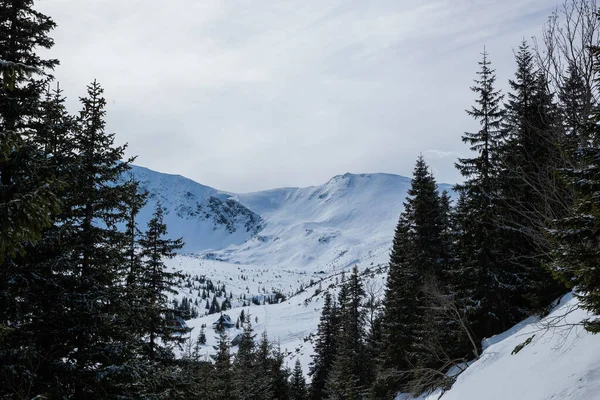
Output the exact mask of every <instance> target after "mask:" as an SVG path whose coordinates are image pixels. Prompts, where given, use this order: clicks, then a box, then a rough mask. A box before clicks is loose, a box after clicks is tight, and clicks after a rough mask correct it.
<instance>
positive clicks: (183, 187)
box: [131, 166, 262, 252]
mask: <svg viewBox="0 0 600 400" xmlns="http://www.w3.org/2000/svg"><path fill="white" fill-rule="evenodd" d="M131 174H132V175H133V176H134V177H135V178H136V179H137V180H139V181H140V182H141V190H144V191H147V192H148V193H149V198H148V203H147V204H146V206H145V207H144V208H143V209H142V210H141V212H140V214H139V216H138V221H139V222H140V228H141V229H144V228H145V226H146V223H147V222H148V221H149V220H150V219H151V217H152V213H153V212H154V209H155V207H156V203H157V202H160V204H161V206H162V207H163V209H164V214H165V222H166V223H167V226H168V229H169V236H171V237H173V238H177V237H183V238H184V240H185V242H186V247H185V251H187V252H197V251H202V250H206V249H221V248H224V247H227V246H229V245H232V244H240V243H244V242H245V241H246V240H248V239H250V238H251V237H252V236H254V235H256V233H257V232H259V231H260V230H261V229H262V225H261V224H262V221H261V219H260V216H259V215H258V214H256V213H255V212H253V211H251V210H249V209H248V208H247V207H245V206H244V205H242V204H240V203H238V202H237V201H235V200H234V199H232V195H231V194H229V193H225V192H221V191H218V190H216V189H213V188H211V187H208V186H204V185H201V184H199V183H196V182H194V181H192V180H190V179H187V178H184V177H182V176H179V175H169V174H163V173H160V172H155V171H152V170H149V169H147V168H143V167H138V166H132V170H131Z"/></svg>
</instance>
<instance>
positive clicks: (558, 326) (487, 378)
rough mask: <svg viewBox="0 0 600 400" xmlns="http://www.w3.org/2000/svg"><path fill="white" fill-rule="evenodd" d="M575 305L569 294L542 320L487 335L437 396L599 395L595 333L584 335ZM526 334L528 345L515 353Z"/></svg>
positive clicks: (539, 398) (497, 399) (491, 399)
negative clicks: (467, 363)
mask: <svg viewBox="0 0 600 400" xmlns="http://www.w3.org/2000/svg"><path fill="white" fill-rule="evenodd" d="M578 304H579V303H578V301H577V299H574V298H573V296H572V295H570V294H569V295H567V296H565V297H564V298H563V299H562V301H561V303H560V304H559V306H557V307H556V308H555V309H554V311H553V312H552V313H551V314H550V315H549V316H547V317H546V318H543V319H541V320H536V319H534V318H530V319H528V320H526V321H523V322H522V323H520V324H518V325H516V326H515V327H513V328H512V329H510V330H509V331H507V332H505V333H503V334H501V335H497V336H494V337H492V338H490V339H489V340H488V341H487V343H486V345H488V346H489V347H487V348H486V349H485V351H484V352H483V354H482V355H481V358H480V359H479V360H477V361H475V362H474V363H473V364H472V365H471V366H470V367H469V368H467V370H466V371H465V372H464V373H462V374H461V375H460V376H459V377H458V379H457V381H456V383H455V384H454V386H453V387H452V389H451V390H450V391H448V392H447V393H445V394H444V395H443V397H441V398H442V399H443V400H566V399H569V400H598V399H600V336H599V335H592V334H590V333H589V332H587V331H585V330H584V329H583V327H582V326H581V325H580V323H581V321H583V320H584V319H586V318H588V317H590V315H589V314H588V313H587V312H585V311H584V310H581V309H580V308H579V307H578ZM530 338H531V340H530V341H529V344H525V345H524V346H522V348H521V349H520V350H519V351H516V349H518V346H520V345H523V344H524V343H526V342H527V341H528V340H529V339H530ZM439 398H440V394H439V393H433V394H431V395H429V396H424V397H422V398H421V400H437V399H439ZM398 399H402V400H404V399H405V397H403V396H398Z"/></svg>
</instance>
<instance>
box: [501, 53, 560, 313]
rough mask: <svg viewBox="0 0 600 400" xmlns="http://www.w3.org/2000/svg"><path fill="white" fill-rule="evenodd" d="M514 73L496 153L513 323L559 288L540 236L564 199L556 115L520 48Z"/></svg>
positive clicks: (543, 85)
mask: <svg viewBox="0 0 600 400" xmlns="http://www.w3.org/2000/svg"><path fill="white" fill-rule="evenodd" d="M516 61H517V72H516V74H515V79H514V80H511V81H509V83H510V86H511V89H512V92H511V93H509V95H508V99H509V101H508V103H507V104H506V120H505V123H504V129H505V131H506V138H505V142H504V144H503V148H502V152H501V159H502V162H501V166H502V173H501V175H500V180H501V195H500V197H501V201H500V203H499V204H500V209H501V211H500V215H499V218H498V222H497V225H498V226H499V229H500V234H501V235H502V237H503V242H502V247H503V249H502V256H503V264H504V270H505V271H506V272H505V273H504V274H503V279H502V280H501V281H500V283H501V285H502V289H503V291H504V297H506V298H510V299H512V300H511V302H512V304H511V310H510V311H509V313H510V314H511V315H510V318H511V319H512V321H513V322H517V321H518V320H520V319H522V318H523V317H525V316H526V315H529V314H531V313H532V312H542V311H544V309H545V307H547V305H548V304H549V303H550V302H551V301H552V300H553V299H555V298H556V297H558V296H559V295H561V294H562V293H564V286H561V285H559V284H558V283H557V282H556V281H554V280H553V279H552V276H551V275H550V273H549V271H547V270H545V269H544V268H543V267H542V265H543V264H544V263H545V262H547V261H548V255H549V251H548V247H549V244H548V242H547V240H546V235H545V234H544V230H545V229H546V227H549V226H550V223H551V221H552V220H554V219H556V218H559V217H560V216H561V215H564V212H565V204H566V203H567V199H568V197H569V193H568V191H567V190H566V188H565V187H564V185H563V184H562V182H560V181H559V180H558V175H557V173H556V171H557V169H558V168H559V167H560V166H562V160H561V154H560V149H559V146H560V143H559V142H560V141H559V134H560V132H561V128H560V127H559V123H558V121H559V119H558V118H559V114H558V109H557V107H556V106H555V105H554V104H553V102H552V95H551V94H550V93H549V92H548V84H547V82H546V79H545V77H544V75H543V74H542V73H541V72H538V71H536V70H535V67H534V65H533V55H532V53H531V51H530V50H529V46H528V45H527V43H526V42H523V43H522V44H521V46H520V47H519V51H518V53H517V54H516Z"/></svg>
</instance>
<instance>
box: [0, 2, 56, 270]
mask: <svg viewBox="0 0 600 400" xmlns="http://www.w3.org/2000/svg"><path fill="white" fill-rule="evenodd" d="M54 27H55V23H54V22H53V21H52V19H50V18H49V17H47V16H45V15H43V14H41V13H39V12H37V11H36V10H34V9H33V0H19V1H16V0H15V1H10V2H2V3H0V263H1V262H3V260H4V258H5V256H14V255H15V254H16V253H17V252H20V251H21V250H22V246H23V245H24V244H25V243H26V242H28V241H30V240H36V239H38V238H39V237H40V235H41V231H42V229H43V228H45V227H48V226H49V225H50V224H51V222H52V221H51V219H50V214H49V213H51V212H55V211H57V209H58V206H59V200H58V198H57V196H56V188H55V187H53V185H51V184H50V183H51V179H50V178H49V177H48V175H46V174H45V173H41V174H40V173H39V172H40V171H41V170H44V169H45V168H46V167H47V166H46V160H45V158H44V157H43V156H41V154H40V153H39V152H38V148H37V147H36V145H35V143H32V142H31V141H30V138H31V136H34V135H35V134H36V130H35V127H34V126H33V122H34V121H35V120H36V119H38V118H39V117H40V113H41V110H40V102H41V101H42V95H43V93H44V91H45V86H46V84H47V82H48V81H49V80H50V79H51V76H50V75H48V73H49V72H50V71H51V70H52V69H54V67H55V66H56V65H57V64H58V61H57V60H54V59H43V58H41V57H39V56H38V55H37V54H36V52H35V50H36V49H37V48H45V49H50V48H51V47H52V46H53V45H54V41H53V40H52V39H51V38H50V37H49V36H48V34H49V32H50V31H51V30H52V29H53V28H54ZM38 127H39V126H38ZM3 269H4V268H3Z"/></svg>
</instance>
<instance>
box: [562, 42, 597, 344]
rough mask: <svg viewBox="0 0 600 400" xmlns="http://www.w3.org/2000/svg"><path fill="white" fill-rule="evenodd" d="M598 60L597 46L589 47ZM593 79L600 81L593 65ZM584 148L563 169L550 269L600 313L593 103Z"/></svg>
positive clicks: (593, 324)
mask: <svg viewBox="0 0 600 400" xmlns="http://www.w3.org/2000/svg"><path fill="white" fill-rule="evenodd" d="M591 51H592V52H593V55H594V58H595V60H596V62H597V63H598V62H600V48H599V47H595V48H593V49H592V50H591ZM595 82H596V83H597V84H598V83H600V69H599V68H598V64H596V69H595ZM583 129H584V131H583V132H582V133H581V134H582V135H583V136H584V137H586V144H585V146H584V147H580V148H579V149H577V152H578V153H579V154H578V164H579V165H577V166H573V167H570V168H565V169H564V170H563V171H562V174H563V176H564V179H565V180H566V181H567V182H568V183H569V184H570V185H571V187H572V188H573V190H574V204H573V209H572V212H571V213H570V214H569V215H567V216H565V217H563V218H561V219H559V220H558V221H557V224H556V227H555V229H553V230H551V231H550V233H551V235H552V238H553V240H554V243H555V248H554V251H553V256H554V257H553V262H552V264H551V265H552V268H553V271H554V273H555V275H556V276H557V277H558V278H560V279H561V280H562V281H563V282H565V283H566V284H567V285H568V286H569V287H570V288H573V289H574V291H575V294H576V296H577V297H578V298H579V299H580V302H581V305H582V307H584V308H585V309H586V310H589V311H591V312H592V313H594V314H600V269H599V268H598V260H599V259H600V248H599V247H598V241H599V240H600V228H599V227H600V163H599V162H598V161H599V160H600V110H599V109H598V106H597V105H595V106H594V108H593V110H592V113H591V115H590V118H589V119H588V120H587V121H585V122H584V127H583ZM586 328H587V329H588V330H589V331H591V332H594V333H598V332H600V320H598V319H597V318H595V319H594V318H592V319H590V320H588V321H587V322H586Z"/></svg>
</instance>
